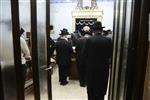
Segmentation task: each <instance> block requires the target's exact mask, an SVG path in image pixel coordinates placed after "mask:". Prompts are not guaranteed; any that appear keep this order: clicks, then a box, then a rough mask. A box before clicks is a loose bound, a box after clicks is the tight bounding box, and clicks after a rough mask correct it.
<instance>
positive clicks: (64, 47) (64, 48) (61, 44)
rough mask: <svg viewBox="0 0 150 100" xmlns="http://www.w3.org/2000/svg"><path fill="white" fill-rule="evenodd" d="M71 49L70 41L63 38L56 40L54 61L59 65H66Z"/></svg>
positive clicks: (68, 61)
mask: <svg viewBox="0 0 150 100" xmlns="http://www.w3.org/2000/svg"><path fill="white" fill-rule="evenodd" d="M72 53H73V50H72V46H71V43H70V42H68V41H67V40H65V39H59V40H58V41H57V42H56V62H57V64H59V65H68V64H70V63H71V56H72Z"/></svg>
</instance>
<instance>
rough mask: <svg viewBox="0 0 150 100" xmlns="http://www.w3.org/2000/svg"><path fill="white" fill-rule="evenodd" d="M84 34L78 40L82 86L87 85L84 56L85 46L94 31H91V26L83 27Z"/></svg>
mask: <svg viewBox="0 0 150 100" xmlns="http://www.w3.org/2000/svg"><path fill="white" fill-rule="evenodd" d="M83 34H84V36H82V37H80V38H79V39H78V40H77V42H76V59H77V60H76V61H77V69H78V73H79V82H80V86H81V87H85V86H86V66H85V61H84V57H83V51H84V46H85V44H86V40H87V39H88V38H89V37H91V35H92V33H91V32H90V27H89V26H84V27H83Z"/></svg>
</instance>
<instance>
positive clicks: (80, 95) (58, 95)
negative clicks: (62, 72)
mask: <svg viewBox="0 0 150 100" xmlns="http://www.w3.org/2000/svg"><path fill="white" fill-rule="evenodd" d="M52 90H53V93H52V95H53V100H87V92H86V87H80V86H79V81H78V80H69V84H67V85H66V86H61V85H60V84H59V82H58V68H57V67H56V68H55V69H54V70H53V75H52ZM105 100H107V95H106V96H105Z"/></svg>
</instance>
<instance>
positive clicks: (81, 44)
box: [76, 37, 87, 64]
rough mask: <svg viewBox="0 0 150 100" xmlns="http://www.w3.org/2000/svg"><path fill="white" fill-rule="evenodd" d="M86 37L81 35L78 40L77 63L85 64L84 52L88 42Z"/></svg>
mask: <svg viewBox="0 0 150 100" xmlns="http://www.w3.org/2000/svg"><path fill="white" fill-rule="evenodd" d="M86 40H87V38H86V37H81V38H79V39H78V40H77V42H76V56H77V63H78V64H84V63H85V61H84V58H83V52H84V48H85V44H86Z"/></svg>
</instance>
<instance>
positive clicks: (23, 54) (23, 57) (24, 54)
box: [20, 37, 31, 64]
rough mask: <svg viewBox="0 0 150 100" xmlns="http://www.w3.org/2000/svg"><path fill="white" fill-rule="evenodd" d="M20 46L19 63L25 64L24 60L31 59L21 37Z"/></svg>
mask: <svg viewBox="0 0 150 100" xmlns="http://www.w3.org/2000/svg"><path fill="white" fill-rule="evenodd" d="M20 45H21V63H22V64H25V63H26V58H28V59H31V56H30V51H29V48H28V46H27V43H26V41H25V40H24V38H22V37H20Z"/></svg>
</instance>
